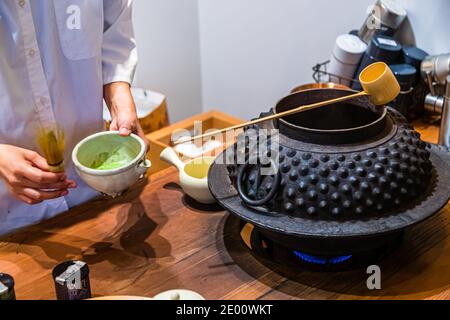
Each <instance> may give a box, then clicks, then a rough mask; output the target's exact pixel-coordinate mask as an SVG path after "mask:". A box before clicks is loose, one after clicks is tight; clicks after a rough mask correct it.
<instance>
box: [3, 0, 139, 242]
mask: <svg viewBox="0 0 450 320" xmlns="http://www.w3.org/2000/svg"><path fill="white" fill-rule="evenodd" d="M136 62H137V53H136V45H135V41H134V35H133V28H132V23H131V0H1V1H0V144H11V145H14V146H18V147H22V148H26V149H30V150H35V151H38V152H39V147H38V144H37V141H36V133H37V130H38V126H39V124H41V125H42V126H44V127H45V126H52V125H53V124H54V123H55V122H56V123H58V124H59V125H60V126H61V127H62V128H63V129H64V131H65V137H66V152H65V162H66V172H67V175H68V177H69V178H70V179H74V180H76V181H77V183H78V188H77V189H75V190H71V191H70V192H69V195H68V196H66V197H61V198H58V199H54V200H50V201H45V202H43V203H41V204H38V205H33V206H30V205H27V204H25V203H22V202H20V201H18V200H16V199H15V198H13V197H12V196H11V195H10V194H9V193H8V191H7V190H6V187H5V185H4V183H3V182H2V181H0V235H4V234H6V233H9V232H12V231H14V230H16V229H18V228H21V227H24V226H27V225H30V224H35V223H38V222H40V221H42V220H44V219H48V218H50V217H53V216H55V215H57V214H59V213H61V212H64V211H66V210H68V208H70V207H72V206H75V205H78V204H80V203H82V202H85V201H87V200H89V199H91V198H93V197H94V196H96V195H97V193H96V192H94V190H92V189H90V188H89V187H87V186H86V185H85V184H84V183H83V182H82V181H81V180H80V179H79V177H78V176H77V174H76V173H75V171H74V168H73V164H72V161H71V151H72V149H73V147H74V146H75V144H76V143H77V142H78V141H80V140H81V139H82V138H84V137H86V136H88V135H90V134H92V133H95V132H98V131H101V130H103V129H104V125H103V120H102V119H103V118H102V95H103V85H104V84H107V83H110V82H114V81H125V82H128V83H131V81H132V78H133V75H134V71H135V67H136Z"/></svg>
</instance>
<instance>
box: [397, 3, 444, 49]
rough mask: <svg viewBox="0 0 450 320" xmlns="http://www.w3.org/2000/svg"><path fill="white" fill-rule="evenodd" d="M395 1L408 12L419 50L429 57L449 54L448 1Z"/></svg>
mask: <svg viewBox="0 0 450 320" xmlns="http://www.w3.org/2000/svg"><path fill="white" fill-rule="evenodd" d="M397 1H398V2H399V3H400V4H401V5H402V6H403V7H404V8H405V9H406V11H408V19H409V25H411V26H412V31H413V33H414V37H415V40H416V45H417V46H418V47H419V48H423V49H424V50H426V51H427V52H428V53H429V54H430V55H435V54H441V53H448V52H450V1H449V0H427V1H424V0H397ZM407 26H408V23H406V24H404V27H407ZM403 29H407V28H403ZM402 31H403V30H402Z"/></svg>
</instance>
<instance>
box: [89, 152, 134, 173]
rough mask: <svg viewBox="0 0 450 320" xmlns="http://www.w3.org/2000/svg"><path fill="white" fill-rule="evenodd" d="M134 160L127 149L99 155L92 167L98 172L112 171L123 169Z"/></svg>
mask: <svg viewBox="0 0 450 320" xmlns="http://www.w3.org/2000/svg"><path fill="white" fill-rule="evenodd" d="M132 160H133V158H132V157H130V155H129V153H128V152H127V149H126V148H120V149H117V150H114V151H112V152H102V153H99V154H98V155H97V156H96V157H95V159H94V161H93V162H92V164H91V165H90V167H91V168H92V169H97V170H112V169H117V168H120V167H123V166H125V165H127V164H128V163H130V162H131V161H132Z"/></svg>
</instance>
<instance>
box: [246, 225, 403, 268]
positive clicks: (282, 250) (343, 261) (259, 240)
mask: <svg viewBox="0 0 450 320" xmlns="http://www.w3.org/2000/svg"><path fill="white" fill-rule="evenodd" d="M240 235H241V238H242V240H243V241H244V243H245V244H246V246H247V247H248V248H249V249H251V250H252V251H253V252H254V253H255V254H257V255H258V256H261V257H263V258H265V259H270V260H272V261H275V262H276V263H279V264H282V265H289V266H291V267H301V268H303V269H305V270H310V271H327V272H335V271H346V270H352V269H357V268H365V267H367V266H369V265H372V264H377V263H378V262H379V261H380V260H382V259H383V258H385V257H386V256H388V255H389V254H390V253H392V252H393V251H394V250H395V249H396V248H398V246H399V245H400V244H401V243H402V240H403V232H398V233H397V234H396V235H395V236H394V237H392V238H391V241H389V242H387V243H383V244H381V245H380V246H378V247H374V248H371V249H368V250H363V251H358V252H348V253H346V254H339V255H337V254H330V253H323V254H320V252H319V253H317V252H315V253H309V252H307V251H305V247H306V248H308V244H306V246H303V245H304V244H305V243H302V241H299V242H298V246H297V249H292V248H288V247H286V246H283V245H281V244H279V243H277V242H275V241H273V240H271V239H269V238H268V237H266V236H264V235H263V234H262V233H261V232H260V231H259V230H258V229H257V228H255V227H254V226H253V225H252V224H250V223H246V222H243V221H242V222H241V233H240ZM306 250H307V249H306Z"/></svg>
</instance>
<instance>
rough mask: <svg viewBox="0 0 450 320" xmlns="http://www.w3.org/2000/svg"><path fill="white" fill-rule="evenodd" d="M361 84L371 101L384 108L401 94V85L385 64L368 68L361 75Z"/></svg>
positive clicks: (375, 64)
mask: <svg viewBox="0 0 450 320" xmlns="http://www.w3.org/2000/svg"><path fill="white" fill-rule="evenodd" d="M359 82H360V83H361V86H362V87H363V89H364V92H365V93H367V94H368V95H369V98H370V101H372V103H373V104H375V105H377V106H382V105H385V104H388V103H389V102H391V101H393V100H394V99H395V98H397V96H398V95H399V94H400V85H399V84H398V81H397V79H396V78H395V76H394V74H393V73H392V71H391V69H390V68H389V67H388V65H387V64H386V63H384V62H375V63H373V64H371V65H369V66H367V67H366V68H365V69H364V70H363V71H361V73H360V75H359Z"/></svg>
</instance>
